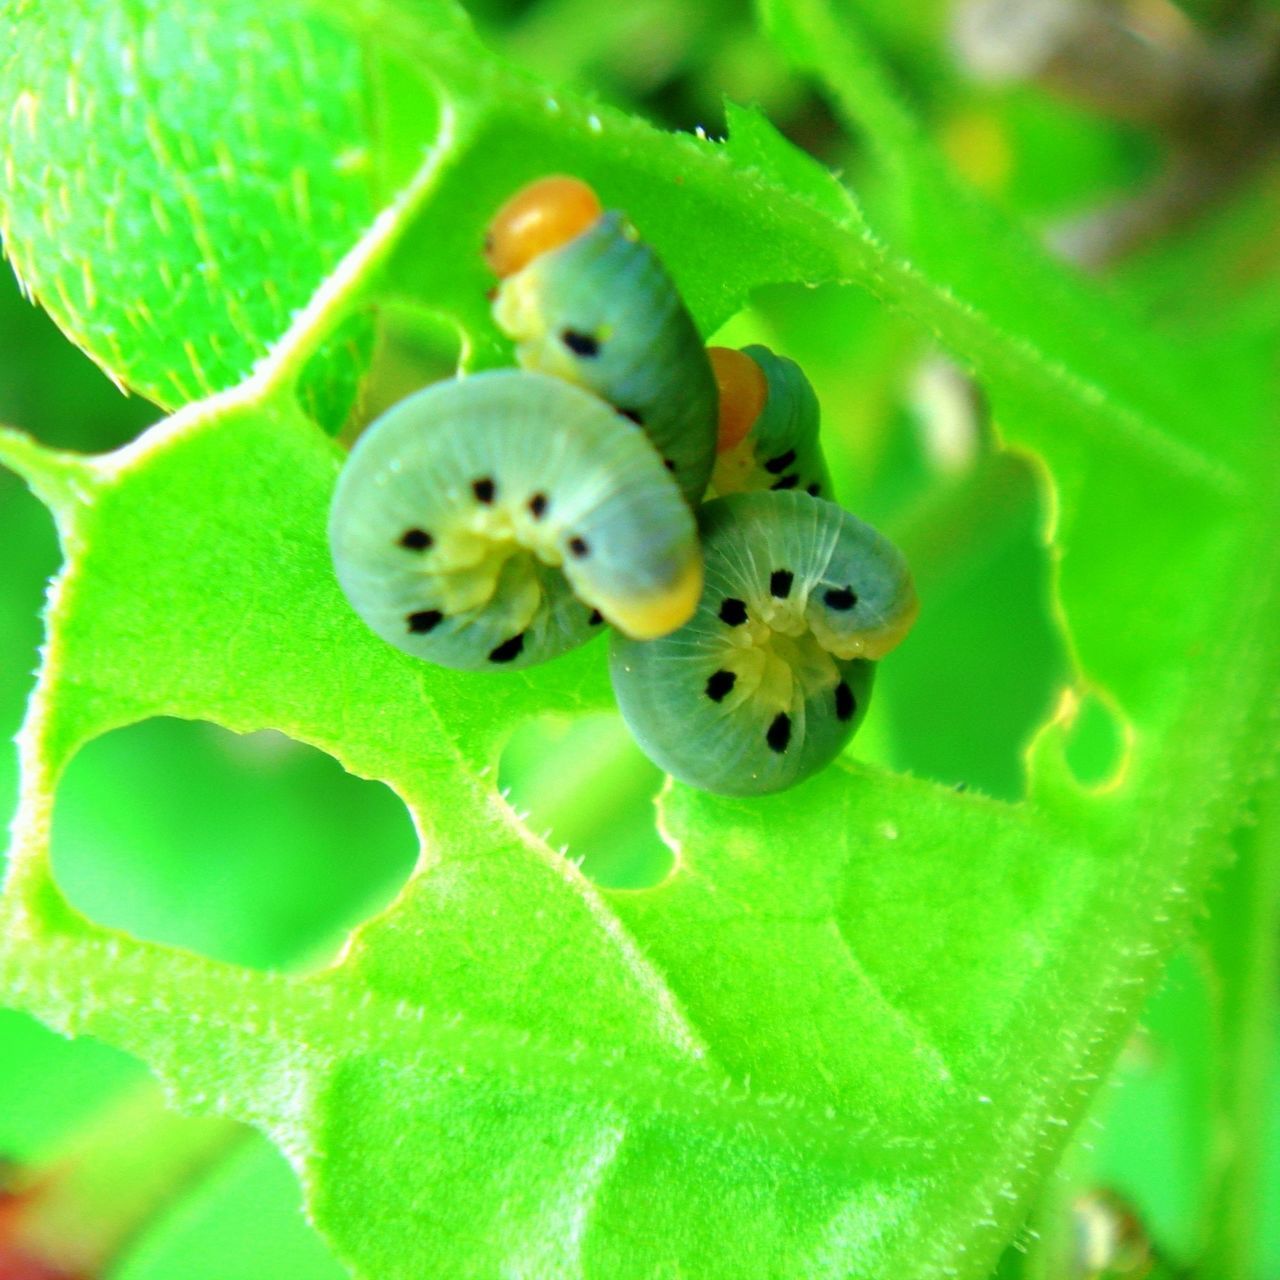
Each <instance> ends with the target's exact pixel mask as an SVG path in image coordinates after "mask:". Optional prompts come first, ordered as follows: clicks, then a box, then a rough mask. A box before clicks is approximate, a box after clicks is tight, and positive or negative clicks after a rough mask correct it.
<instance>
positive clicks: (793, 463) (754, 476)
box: [711, 345, 833, 498]
mask: <svg viewBox="0 0 1280 1280" xmlns="http://www.w3.org/2000/svg"><path fill="white" fill-rule="evenodd" d="M711 357H712V364H713V367H714V368H715V370H716V377H717V382H718V383H719V388H720V402H721V427H720V440H719V447H718V453H717V455H716V462H715V470H714V471H713V473H712V478H711V485H712V488H713V489H714V490H715V492H716V493H717V494H720V495H724V494H729V493H754V492H757V491H759V490H773V491H777V492H785V491H786V490H788V489H794V490H795V491H796V492H797V493H807V494H809V495H810V497H814V498H831V497H832V496H833V494H832V488H831V477H830V475H829V474H828V472H827V463H826V459H825V458H824V457H823V456H822V445H821V443H820V442H819V439H818V432H819V427H820V424H821V419H820V413H819V408H818V397H817V395H816V394H815V393H814V390H813V386H812V384H811V383H810V382H809V379H808V378H806V377H805V375H804V371H803V370H802V369H801V368H800V366H799V365H798V364H796V362H795V361H794V360H788V359H787V358H786V357H785V356H778V355H775V354H774V353H773V352H772V351H770V350H769V348H768V347H763V346H758V345H756V346H750V347H743V348H742V350H741V351H733V350H731V349H728V348H724V347H713V348H711ZM747 362H750V363H749V364H748V363H747ZM753 366H754V368H755V369H758V370H759V371H760V373H761V374H763V383H764V401H763V404H762V405H761V406H760V408H759V412H758V413H757V414H756V415H755V416H754V419H753V420H752V421H751V422H750V425H745V419H746V418H747V417H748V416H749V415H750V413H751V410H752V409H754V407H755V406H756V405H757V404H759V396H760V393H759V391H758V390H757V388H756V386H755V385H753V384H754V381H755V379H754V378H753V377H752V373H753ZM730 414H732V415H733V417H734V418H736V419H737V420H736V421H732V420H730V421H726V417H727V416H728V415H730Z"/></svg>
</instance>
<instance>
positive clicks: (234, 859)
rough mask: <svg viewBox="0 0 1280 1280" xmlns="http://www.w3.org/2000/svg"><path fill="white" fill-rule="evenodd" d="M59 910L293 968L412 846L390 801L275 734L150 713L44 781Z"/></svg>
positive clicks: (374, 905) (367, 906)
mask: <svg viewBox="0 0 1280 1280" xmlns="http://www.w3.org/2000/svg"><path fill="white" fill-rule="evenodd" d="M52 848H53V867H54V873H55V875H56V877H57V880H58V883H59V885H60V886H61V888H62V890H63V892H64V893H65V894H66V896H67V898H68V899H69V901H70V902H71V904H72V905H73V906H74V907H76V908H77V909H78V910H79V911H81V912H83V913H84V914H85V915H86V916H88V917H89V918H90V919H93V920H95V921H97V922H99V923H101V924H104V925H107V926H108V927H111V928H117V929H122V930H124V931H125V932H127V933H131V934H133V935H135V936H137V937H140V938H145V939H148V940H151V941H156V942H164V943H170V944H175V945H178V946H181V947H185V948H187V949H189V950H191V951H196V952H199V953H201V954H204V955H208V956H211V957H213V958H214V959H219V960H228V961H231V962H234V963H237V964H243V965H248V966H252V967H254V968H263V969H292V968H297V967H300V966H305V965H309V964H313V963H315V962H317V961H318V960H320V959H323V958H325V957H326V956H327V955H329V954H331V953H332V952H333V951H334V950H336V948H337V947H338V946H339V945H340V944H341V942H342V940H343V938H344V937H345V935H346V934H347V933H348V932H349V931H350V930H351V929H352V928H353V927H355V926H356V925H357V924H359V923H360V922H361V921H362V920H364V919H366V918H368V917H369V916H370V915H372V914H373V913H374V912H375V911H376V910H378V909H379V908H381V907H382V906H383V905H385V904H386V903H387V902H388V901H390V899H391V898H392V897H393V896H394V894H395V893H396V892H397V891H398V890H399V888H400V886H401V885H402V884H403V883H404V881H405V879H406V878H407V877H408V875H409V873H410V872H411V871H412V869H413V865H414V861H415V858H416V856H417V838H416V836H415V834H414V831H413V827H412V824H411V823H410V820H409V815H408V813H407V811H406V810H405V808H404V805H403V804H402V803H401V801H400V800H399V799H398V798H397V797H396V796H395V795H394V794H393V793H392V792H391V791H390V790H389V789H388V788H386V787H384V786H383V785H381V784H380V783H375V782H367V781H365V780H363V779H360V778H355V777H353V776H351V775H350V774H348V773H346V772H345V771H344V770H343V769H342V767H341V766H340V765H339V764H338V763H337V761H335V760H333V759H332V758H331V757H329V756H327V755H325V754H324V753H322V752H320V751H317V750H316V749H314V748H312V747H308V746H304V745H302V744H300V743H297V742H295V741H293V740H292V739H290V738H287V737H285V736H284V735H283V734H280V733H276V732H274V731H265V732H262V733H254V734H247V735H237V734H233V733H230V732H229V731H227V730H225V729H222V728H220V727H218V726H216V725H212V724H208V723H204V722H192V721H185V720H174V719H168V718H157V719H153V720H148V721H144V722H143V723H141V724H137V725H132V726H130V727H128V728H125V729H119V730H116V731H115V732H114V733H110V734H107V735H106V736H105V737H102V738H99V739H97V740H95V741H93V742H91V743H89V745H88V746H86V747H85V748H84V749H83V750H82V751H81V752H80V754H79V755H78V756H77V757H76V758H75V759H74V760H73V761H72V762H71V765H70V767H69V769H68V770H67V774H66V776H65V778H64V779H63V781H62V784H61V786H60V787H59V790H58V795H57V800H56V805H55V809H54V823H53V841H52Z"/></svg>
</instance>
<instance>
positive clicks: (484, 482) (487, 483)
mask: <svg viewBox="0 0 1280 1280" xmlns="http://www.w3.org/2000/svg"><path fill="white" fill-rule="evenodd" d="M471 492H472V493H474V494H475V495H476V501H477V502H484V503H490V502H492V501H493V495H494V493H495V488H494V483H493V480H492V479H491V478H490V477H489V476H483V477H482V478H481V479H479V480H473V481H472V482H471Z"/></svg>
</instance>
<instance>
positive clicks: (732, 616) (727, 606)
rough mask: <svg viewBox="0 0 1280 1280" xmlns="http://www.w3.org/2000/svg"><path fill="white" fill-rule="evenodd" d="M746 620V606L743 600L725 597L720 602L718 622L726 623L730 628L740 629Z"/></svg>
mask: <svg viewBox="0 0 1280 1280" xmlns="http://www.w3.org/2000/svg"><path fill="white" fill-rule="evenodd" d="M746 620H747V606H746V602H745V601H743V600H738V599H735V598H734V597H733V596H725V598H724V599H723V600H721V601H720V621H721V622H727V623H728V624H729V625H730V626H731V627H740V626H742V624H743V623H744V622H746Z"/></svg>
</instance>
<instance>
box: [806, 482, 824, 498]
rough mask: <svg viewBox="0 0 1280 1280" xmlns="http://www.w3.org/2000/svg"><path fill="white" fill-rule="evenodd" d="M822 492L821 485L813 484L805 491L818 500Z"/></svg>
mask: <svg viewBox="0 0 1280 1280" xmlns="http://www.w3.org/2000/svg"><path fill="white" fill-rule="evenodd" d="M821 492H822V486H821V485H820V484H811V485H810V486H809V487H808V488H807V489H806V490H805V493H807V494H808V495H809V497H811V498H816V497H817V496H818V495H819V494H820V493H821Z"/></svg>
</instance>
